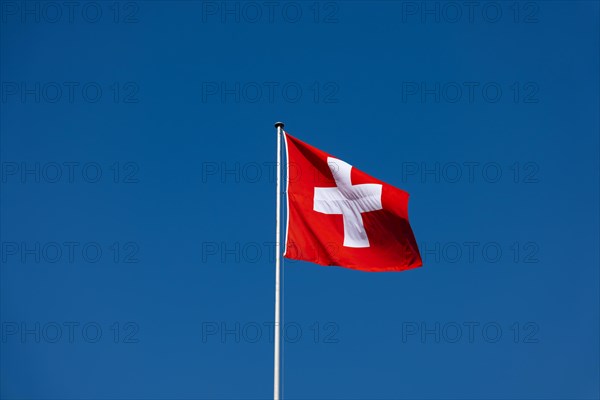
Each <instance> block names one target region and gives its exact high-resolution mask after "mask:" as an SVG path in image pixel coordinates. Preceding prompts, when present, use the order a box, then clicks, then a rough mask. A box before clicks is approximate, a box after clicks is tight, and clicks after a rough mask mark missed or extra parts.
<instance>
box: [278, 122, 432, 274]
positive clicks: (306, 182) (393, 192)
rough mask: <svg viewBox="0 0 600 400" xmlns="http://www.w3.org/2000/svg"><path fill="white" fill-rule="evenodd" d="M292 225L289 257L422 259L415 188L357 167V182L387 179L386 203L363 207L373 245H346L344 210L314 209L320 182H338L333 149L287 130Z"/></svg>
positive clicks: (386, 264)
mask: <svg viewBox="0 0 600 400" xmlns="http://www.w3.org/2000/svg"><path fill="white" fill-rule="evenodd" d="M285 144H286V146H287V155H288V159H287V162H288V183H287V185H288V188H287V198H288V200H287V201H288V226H287V237H286V250H285V254H284V257H286V258H291V259H295V260H303V261H309V262H313V263H316V264H320V265H325V266H331V265H337V266H341V267H346V268H352V269H357V270H362V271H371V272H385V271H403V270H407V269H412V268H417V267H420V266H421V265H422V262H421V256H420V254H419V249H418V247H417V243H416V241H415V237H414V235H413V232H412V229H411V227H410V224H409V222H408V198H409V194H408V193H406V192H404V191H402V190H400V189H398V188H395V187H393V186H391V185H388V184H386V183H384V182H382V181H380V180H378V179H375V178H373V177H371V176H369V175H367V174H365V173H364V172H362V171H359V170H358V169H356V168H354V167H352V169H351V182H352V185H358V184H366V183H370V184H373V183H375V184H381V185H382V191H381V205H382V207H383V209H381V210H377V211H369V212H364V213H361V214H360V215H361V217H362V221H363V225H364V230H365V231H366V233H367V236H368V240H369V247H363V248H353V247H345V246H343V243H344V222H343V217H342V215H339V214H337V215H336V214H323V213H320V212H317V211H314V210H313V206H314V195H315V187H336V182H335V180H334V178H333V174H332V172H331V170H330V167H329V165H328V164H327V157H331V155H329V154H327V153H325V152H323V151H321V150H319V149H317V148H315V147H313V146H311V145H309V144H307V143H304V142H302V141H300V140H298V139H296V138H294V137H292V136H290V135H289V134H287V133H286V134H285Z"/></svg>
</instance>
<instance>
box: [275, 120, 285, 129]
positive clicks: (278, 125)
mask: <svg viewBox="0 0 600 400" xmlns="http://www.w3.org/2000/svg"><path fill="white" fill-rule="evenodd" d="M284 125H285V124H284V123H283V122H275V128H279V127H281V129H283V127H284Z"/></svg>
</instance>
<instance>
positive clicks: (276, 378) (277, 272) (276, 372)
mask: <svg viewBox="0 0 600 400" xmlns="http://www.w3.org/2000/svg"><path fill="white" fill-rule="evenodd" d="M283 126H284V125H283V122H275V128H277V207H276V213H277V216H276V222H277V226H276V228H275V235H276V239H275V324H274V328H273V329H275V368H274V374H273V399H274V400H279V367H280V365H281V364H280V361H279V340H280V338H279V333H280V331H281V329H280V326H279V316H280V309H279V302H280V300H281V295H280V289H279V288H280V285H279V278H280V269H281V267H280V257H281V251H280V249H279V242H280V241H281V232H280V226H281V221H280V218H281V132H282V131H283Z"/></svg>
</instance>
